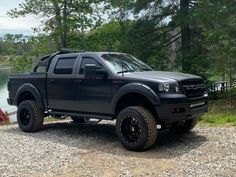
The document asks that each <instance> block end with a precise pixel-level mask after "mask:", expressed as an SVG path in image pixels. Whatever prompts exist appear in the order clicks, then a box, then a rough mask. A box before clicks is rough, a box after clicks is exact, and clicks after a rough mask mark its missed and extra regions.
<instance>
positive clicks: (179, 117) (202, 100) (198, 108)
mask: <svg viewBox="0 0 236 177" xmlns="http://www.w3.org/2000/svg"><path fill="white" fill-rule="evenodd" d="M160 101H161V105H160V106H157V107H156V111H157V114H158V119H159V121H160V122H162V123H172V122H179V121H184V120H187V119H192V118H197V117H200V116H202V115H203V114H204V113H206V112H207V110H208V98H207V96H202V97H198V98H191V99H190V98H187V97H186V96H185V95H183V94H174V95H171V94H166V95H164V94H163V95H161V96H160Z"/></svg>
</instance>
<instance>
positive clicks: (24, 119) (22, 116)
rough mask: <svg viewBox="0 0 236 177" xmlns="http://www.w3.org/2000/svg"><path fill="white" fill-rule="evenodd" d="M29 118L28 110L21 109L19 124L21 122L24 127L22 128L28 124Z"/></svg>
mask: <svg viewBox="0 0 236 177" xmlns="http://www.w3.org/2000/svg"><path fill="white" fill-rule="evenodd" d="M30 118H31V115H30V112H29V110H28V109H26V108H23V109H22V110H21V111H20V122H21V124H22V125H24V126H27V125H29V123H30Z"/></svg>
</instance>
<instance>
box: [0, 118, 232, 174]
mask: <svg viewBox="0 0 236 177" xmlns="http://www.w3.org/2000/svg"><path fill="white" fill-rule="evenodd" d="M0 176H1V177H2V176H3V177H5V176H59V177H60V176H66V177H72V176H105V177H108V176H155V177H156V176H204V177H205V176H211V177H212V176H227V177H229V176H232V177H236V127H208V126H206V125H198V126H197V127H196V128H195V129H194V130H193V131H192V132H191V133H189V134H184V135H176V134H171V133H170V132H168V131H162V132H160V133H159V138H158V141H157V143H156V144H155V145H154V147H153V148H152V149H150V150H148V151H146V152H131V151H127V150H125V149H124V148H123V147H122V146H121V144H120V143H119V141H118V140H117V138H116V135H115V127H114V122H111V123H110V122H109V123H108V122H106V121H102V122H101V123H99V124H98V125H94V124H84V125H75V124H72V123H71V122H70V121H63V122H57V123H55V122H53V123H48V124H46V125H45V126H44V129H43V130H42V131H40V132H37V133H29V134H26V133H23V132H22V131H20V130H19V128H18V126H17V125H9V126H3V127H0Z"/></svg>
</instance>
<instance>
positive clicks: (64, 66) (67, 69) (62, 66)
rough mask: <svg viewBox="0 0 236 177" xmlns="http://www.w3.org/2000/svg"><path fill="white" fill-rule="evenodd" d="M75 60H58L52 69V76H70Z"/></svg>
mask: <svg viewBox="0 0 236 177" xmlns="http://www.w3.org/2000/svg"><path fill="white" fill-rule="evenodd" d="M75 61H76V58H59V59H58V61H57V64H56V66H55V68H54V74H72V71H73V67H74V64H75Z"/></svg>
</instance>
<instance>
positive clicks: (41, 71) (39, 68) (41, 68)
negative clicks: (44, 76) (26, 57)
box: [35, 66, 47, 73]
mask: <svg viewBox="0 0 236 177" xmlns="http://www.w3.org/2000/svg"><path fill="white" fill-rule="evenodd" d="M35 72H37V73H45V72H47V68H46V66H38V67H37V69H36V71H35Z"/></svg>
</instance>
